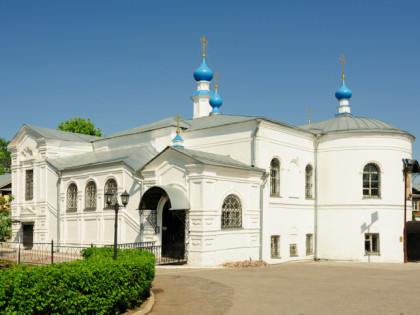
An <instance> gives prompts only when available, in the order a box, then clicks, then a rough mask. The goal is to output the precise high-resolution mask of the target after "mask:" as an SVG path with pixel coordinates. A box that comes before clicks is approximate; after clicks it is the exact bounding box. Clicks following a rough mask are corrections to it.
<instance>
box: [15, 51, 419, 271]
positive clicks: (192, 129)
mask: <svg viewBox="0 0 420 315" xmlns="http://www.w3.org/2000/svg"><path fill="white" fill-rule="evenodd" d="M194 78H195V81H196V84H197V90H196V91H195V92H194V93H193V94H192V96H191V100H192V102H193V118H192V119H188V120H181V119H180V117H179V116H178V117H177V118H172V117H170V118H166V119H163V120H160V121H157V122H154V123H151V124H148V125H144V126H140V127H137V128H134V129H130V130H126V131H122V132H119V133H116V134H112V135H109V136H105V137H95V136H87V135H81V134H75V133H69V132H64V131H58V130H52V129H46V128H41V127H34V126H29V125H24V126H23V127H22V128H21V129H20V131H19V132H18V133H17V135H16V136H15V137H14V139H13V140H12V141H11V143H10V145H9V149H10V151H11V152H12V187H13V188H12V189H13V191H12V194H13V195H14V196H15V200H14V202H13V206H12V215H13V219H14V220H15V222H18V223H17V224H14V225H13V235H14V236H13V237H14V240H17V238H18V237H19V235H23V242H24V243H26V244H28V243H31V242H49V241H51V240H52V239H53V240H54V242H55V243H60V244H86V245H87V244H91V243H93V244H97V245H104V244H112V243H113V238H114V218H115V213H114V210H113V207H111V208H109V207H108V206H107V205H106V203H105V200H104V194H105V193H106V192H107V191H110V192H112V193H114V194H115V199H116V197H117V195H118V199H120V198H119V196H120V195H121V193H123V192H124V191H127V192H128V193H129V194H130V201H129V203H128V205H127V207H126V208H125V209H123V210H120V211H119V217H118V218H119V230H118V242H119V243H134V242H146V241H154V242H155V244H156V245H160V246H162V251H163V252H164V251H165V248H166V249H167V252H169V248H179V249H180V251H182V252H185V253H186V257H187V261H188V263H189V264H190V265H215V264H221V263H224V262H227V261H238V260H248V259H252V260H264V261H266V262H269V263H279V262H286V261H293V260H305V259H308V260H309V259H314V258H315V259H334V260H354V261H375V262H403V260H404V252H403V228H404V221H403V220H404V198H403V196H404V189H405V182H404V177H403V172H402V171H403V163H402V159H411V146H412V142H413V141H414V136H413V135H411V134H409V133H408V132H406V131H403V130H401V129H399V128H397V127H395V126H393V125H391V124H389V123H386V122H383V121H380V120H377V119H373V118H364V117H357V116H353V114H351V112H350V103H349V100H350V98H351V96H352V92H351V91H350V90H349V89H348V88H347V87H346V85H345V84H344V74H343V79H342V85H341V87H340V89H339V90H338V91H337V92H336V94H335V97H336V98H337V99H338V107H337V109H338V111H337V113H336V114H335V116H334V114H333V112H332V115H331V117H332V118H331V119H328V120H325V121H321V122H314V123H310V124H306V125H302V126H291V125H288V124H285V123H282V122H279V121H275V120H272V119H269V118H265V117H258V116H255V117H250V116H240V115H224V114H222V113H221V111H220V106H221V105H222V99H221V97H220V95H219V94H218V92H217V83H216V86H215V87H214V92H213V91H211V90H210V83H211V81H212V79H213V72H212V71H211V70H210V69H209V68H208V66H207V65H206V60H205V54H204V50H203V59H202V63H201V65H200V66H199V68H198V69H197V70H196V71H195V72H194ZM407 213H409V215H407V218H411V210H408V211H407Z"/></svg>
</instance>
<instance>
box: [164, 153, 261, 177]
mask: <svg viewBox="0 0 420 315" xmlns="http://www.w3.org/2000/svg"><path fill="white" fill-rule="evenodd" d="M172 149H174V150H175V151H178V152H181V153H182V154H185V155H187V156H189V157H191V158H193V159H195V160H196V161H198V162H200V163H203V164H210V165H216V166H224V167H233V168H240V169H246V170H253V171H260V172H262V171H264V170H263V169H261V168H257V167H252V166H250V165H248V164H245V163H242V162H239V161H237V160H234V159H232V158H231V157H230V156H228V155H220V154H215V153H208V152H202V151H196V150H189V149H185V148H177V147H172Z"/></svg>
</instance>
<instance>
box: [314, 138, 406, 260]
mask: <svg viewBox="0 0 420 315" xmlns="http://www.w3.org/2000/svg"><path fill="white" fill-rule="evenodd" d="M411 141H412V139H411V137H409V136H403V135H397V134H391V133H389V134H366V133H365V134H361V133H360V134H354V133H348V134H337V135H327V136H324V137H323V138H321V142H320V145H319V153H318V162H319V216H318V222H319V228H318V231H319V242H318V244H319V257H320V258H326V259H343V260H358V261H382V262H402V261H403V243H402V240H401V237H402V236H403V225H404V222H403V218H404V217H403V216H404V210H403V206H404V197H403V196H404V181H403V173H402V159H403V158H411ZM368 163H375V164H376V165H377V166H379V168H380V187H381V188H380V197H379V198H364V196H363V191H362V185H363V181H362V174H363V168H364V166H365V165H366V164H368ZM343 179H345V180H343ZM365 233H379V242H380V255H365V251H364V235H365Z"/></svg>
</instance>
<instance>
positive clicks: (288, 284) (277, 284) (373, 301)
mask: <svg viewBox="0 0 420 315" xmlns="http://www.w3.org/2000/svg"><path fill="white" fill-rule="evenodd" d="M153 292H154V294H155V305H154V307H153V309H152V312H151V314H308V315H309V314H420V264H416V263H410V264H405V265H404V264H378V263H356V262H325V261H321V262H313V261H311V262H300V263H287V264H280V265H271V266H269V267H259V268H250V269H221V268H218V269H191V268H186V267H168V268H165V267H158V268H157V276H156V279H155V281H154V287H153Z"/></svg>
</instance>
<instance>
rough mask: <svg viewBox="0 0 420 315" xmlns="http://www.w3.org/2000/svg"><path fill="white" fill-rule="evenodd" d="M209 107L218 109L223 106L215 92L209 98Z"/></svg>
mask: <svg viewBox="0 0 420 315" xmlns="http://www.w3.org/2000/svg"><path fill="white" fill-rule="evenodd" d="M209 102H210V105H211V107H220V106H222V104H223V100H222V98H221V97H220V95H219V93H217V90H216V91H215V92H214V93H213V96H212V97H211V98H210V101H209Z"/></svg>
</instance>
